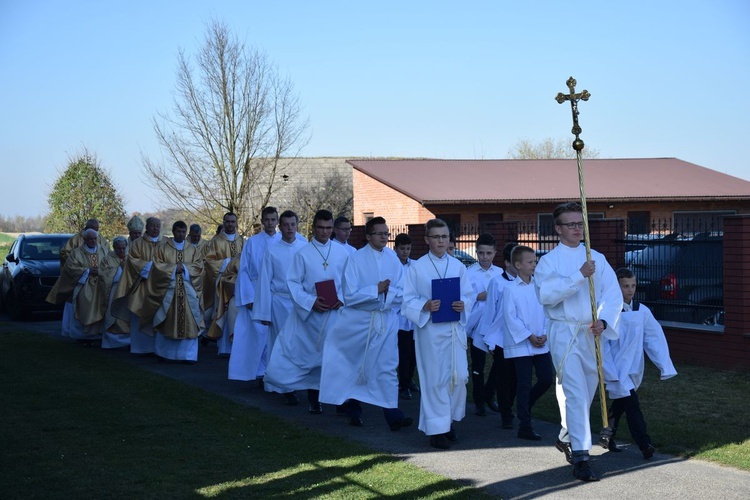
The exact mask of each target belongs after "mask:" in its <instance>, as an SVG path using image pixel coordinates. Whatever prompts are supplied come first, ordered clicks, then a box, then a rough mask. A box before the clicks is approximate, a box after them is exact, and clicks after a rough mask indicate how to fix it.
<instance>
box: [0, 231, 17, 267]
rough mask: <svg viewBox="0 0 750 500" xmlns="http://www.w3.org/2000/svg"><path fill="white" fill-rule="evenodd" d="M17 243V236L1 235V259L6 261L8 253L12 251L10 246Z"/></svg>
mask: <svg viewBox="0 0 750 500" xmlns="http://www.w3.org/2000/svg"><path fill="white" fill-rule="evenodd" d="M14 241H16V237H15V236H11V235H9V234H5V233H0V259H3V260H4V259H5V256H6V255H8V251H10V246H11V245H12V244H13V242H14Z"/></svg>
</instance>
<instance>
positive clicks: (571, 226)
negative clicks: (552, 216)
mask: <svg viewBox="0 0 750 500" xmlns="http://www.w3.org/2000/svg"><path fill="white" fill-rule="evenodd" d="M558 226H565V227H567V228H568V229H583V222H568V223H567V224H558Z"/></svg>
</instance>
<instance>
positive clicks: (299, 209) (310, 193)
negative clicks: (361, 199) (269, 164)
mask: <svg viewBox="0 0 750 500" xmlns="http://www.w3.org/2000/svg"><path fill="white" fill-rule="evenodd" d="M353 203H354V196H353V194H352V185H351V181H350V180H349V179H347V178H346V176H345V175H343V174H342V173H341V172H338V171H332V172H329V173H327V174H325V175H324V176H323V177H322V178H320V179H318V181H317V182H316V183H315V184H308V185H304V186H297V187H296V188H295V189H294V192H293V194H292V199H291V208H292V210H294V211H295V212H296V213H297V215H298V216H299V232H300V233H302V234H304V235H306V236H310V235H312V220H313V217H314V216H315V212H317V211H318V210H320V209H326V210H330V211H331V213H333V216H334V217H338V216H339V215H343V216H346V217H351V213H352V208H353Z"/></svg>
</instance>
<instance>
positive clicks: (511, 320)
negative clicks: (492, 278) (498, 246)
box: [502, 276, 549, 359]
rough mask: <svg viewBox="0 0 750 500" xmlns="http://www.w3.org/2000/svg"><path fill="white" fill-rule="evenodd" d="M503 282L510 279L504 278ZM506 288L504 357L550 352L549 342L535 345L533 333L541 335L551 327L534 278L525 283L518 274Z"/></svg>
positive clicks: (504, 293) (504, 294)
mask: <svg viewBox="0 0 750 500" xmlns="http://www.w3.org/2000/svg"><path fill="white" fill-rule="evenodd" d="M503 281H507V280H505V279H504V278H503ZM507 283H508V285H507V286H505V287H504V288H503V301H502V302H503V321H504V322H505V328H504V329H503V330H504V332H503V345H502V348H503V356H504V357H505V359H511V358H521V357H524V356H537V355H539V354H546V353H548V352H549V342H545V343H544V345H543V346H542V347H534V346H533V345H532V344H531V341H530V340H529V336H530V335H535V336H537V337H541V336H542V335H545V331H546V329H547V318H546V316H544V308H543V307H542V305H541V304H540V303H539V300H538V299H537V298H536V291H535V290H534V277H533V276H532V277H531V282H529V283H525V282H524V281H523V280H522V279H521V278H519V277H516V279H514V280H513V281H508V282H507Z"/></svg>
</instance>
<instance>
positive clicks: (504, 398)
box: [471, 344, 517, 420]
mask: <svg viewBox="0 0 750 500" xmlns="http://www.w3.org/2000/svg"><path fill="white" fill-rule="evenodd" d="M486 359H487V353H486V352H484V351H483V350H481V349H479V348H477V347H474V345H473V344H472V346H471V382H472V386H473V389H472V396H473V398H474V403H475V404H476V405H482V406H483V405H485V404H486V403H487V402H488V401H491V400H493V399H494V398H495V395H497V404H498V406H499V407H500V415H502V418H503V420H512V419H513V401H514V400H515V399H516V383H517V382H516V368H515V365H514V363H513V361H512V360H509V359H508V360H506V359H505V356H504V355H503V349H502V348H501V347H495V351H494V352H493V353H492V367H491V368H490V373H489V375H488V376H487V382H485V381H484V366H485V362H486Z"/></svg>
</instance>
